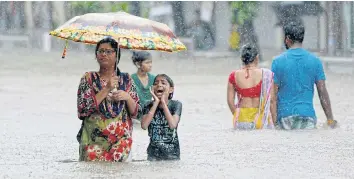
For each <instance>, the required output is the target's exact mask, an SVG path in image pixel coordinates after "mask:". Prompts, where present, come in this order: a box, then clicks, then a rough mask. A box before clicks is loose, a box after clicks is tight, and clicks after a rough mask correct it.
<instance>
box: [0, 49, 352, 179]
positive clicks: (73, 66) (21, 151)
mask: <svg viewBox="0 0 354 179" xmlns="http://www.w3.org/2000/svg"><path fill="white" fill-rule="evenodd" d="M12 52H13V53H9V54H8V53H4V52H2V53H0V64H1V65H0V84H1V85H0V99H1V103H0V109H1V110H0V111H1V112H0V122H1V124H0V135H1V136H0V151H1V153H0V178H16V179H17V178H36V179H37V178H46V179H47V178H61V179H62V178H354V170H353V166H354V140H353V139H354V137H353V136H354V130H353V121H354V110H353V103H352V102H353V100H354V96H353V95H352V94H353V93H352V89H353V88H354V83H353V82H354V79H353V77H351V76H352V75H347V74H335V73H329V72H328V73H327V79H328V82H327V86H328V90H329V93H330V97H331V100H332V107H333V112H334V116H335V118H336V119H337V120H339V122H340V125H341V126H340V128H338V129H334V130H331V129H327V128H326V127H324V125H323V124H324V122H325V118H324V113H323V111H322V108H321V106H320V103H319V100H318V98H317V94H316V95H315V96H316V97H315V99H314V103H315V104H316V112H317V115H318V118H319V122H318V129H317V130H310V131H276V130H263V131H234V130H232V129H231V126H232V124H231V114H230V112H229V111H228V107H227V103H226V82H227V77H228V74H229V73H230V72H231V70H233V69H236V68H237V67H238V65H239V63H238V60H237V59H215V60H211V59H196V60H187V59H184V58H181V59H169V60H161V59H158V58H155V59H154V62H153V73H155V74H156V73H167V74H168V75H170V76H171V77H172V79H173V80H174V82H175V84H176V87H175V97H174V98H175V99H178V100H180V101H182V102H183V112H182V118H181V122H180V125H179V128H178V134H179V137H180V144H181V160H180V161H174V162H148V161H146V160H145V159H146V148H147V145H148V141H149V139H148V136H147V131H144V130H142V129H140V128H139V126H138V125H136V126H135V128H134V144H133V147H134V148H133V153H132V158H133V160H134V161H133V162H129V163H86V162H77V159H78V154H79V153H78V143H77V141H76V134H77V132H78V130H79V127H80V121H79V119H77V117H76V116H77V114H76V91H77V87H78V83H79V80H80V78H81V76H82V75H83V74H84V72H85V71H89V70H96V69H98V65H97V63H96V62H95V60H94V58H93V55H87V54H86V55H84V54H78V53H74V52H71V51H69V52H68V54H67V58H66V59H64V60H62V59H61V54H60V52H57V53H53V52H52V53H40V52H33V53H27V52H21V51H16V52H14V51H12ZM120 68H121V69H122V71H125V72H129V73H132V72H134V71H135V68H134V66H133V64H132V63H131V60H130V58H129V56H128V55H127V53H126V52H125V55H123V57H122V59H121V64H120Z"/></svg>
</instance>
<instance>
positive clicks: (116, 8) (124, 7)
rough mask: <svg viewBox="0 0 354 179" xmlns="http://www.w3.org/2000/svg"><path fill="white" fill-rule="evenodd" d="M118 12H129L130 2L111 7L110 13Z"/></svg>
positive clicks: (115, 3)
mask: <svg viewBox="0 0 354 179" xmlns="http://www.w3.org/2000/svg"><path fill="white" fill-rule="evenodd" d="M118 11H124V12H128V11H129V2H114V3H113V4H112V5H111V9H110V12H118Z"/></svg>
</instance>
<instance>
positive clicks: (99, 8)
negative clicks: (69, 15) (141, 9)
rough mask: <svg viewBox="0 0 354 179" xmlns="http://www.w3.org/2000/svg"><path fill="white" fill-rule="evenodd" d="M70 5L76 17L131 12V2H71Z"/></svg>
mask: <svg viewBox="0 0 354 179" xmlns="http://www.w3.org/2000/svg"><path fill="white" fill-rule="evenodd" d="M70 5H71V7H72V11H73V13H74V14H75V15H82V14H86V13H102V12H118V11H124V12H128V10H129V2H108V1H71V2H70Z"/></svg>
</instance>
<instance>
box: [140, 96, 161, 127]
mask: <svg viewBox="0 0 354 179" xmlns="http://www.w3.org/2000/svg"><path fill="white" fill-rule="evenodd" d="M159 103H160V101H154V104H153V105H152V107H151V109H150V110H149V109H148V106H149V105H147V106H145V107H144V109H143V111H144V115H143V119H142V120H141V128H142V129H144V130H146V129H147V128H148V126H149V125H150V123H151V121H152V119H153V117H154V114H155V112H156V109H157V106H158V105H159Z"/></svg>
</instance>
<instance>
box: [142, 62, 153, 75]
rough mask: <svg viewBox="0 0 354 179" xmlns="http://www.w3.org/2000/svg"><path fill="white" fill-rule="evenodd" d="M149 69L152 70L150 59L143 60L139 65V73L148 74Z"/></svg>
mask: <svg viewBox="0 0 354 179" xmlns="http://www.w3.org/2000/svg"><path fill="white" fill-rule="evenodd" d="M151 68H152V60H151V59H147V60H144V61H143V62H141V64H140V70H141V71H144V72H150V71H151Z"/></svg>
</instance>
